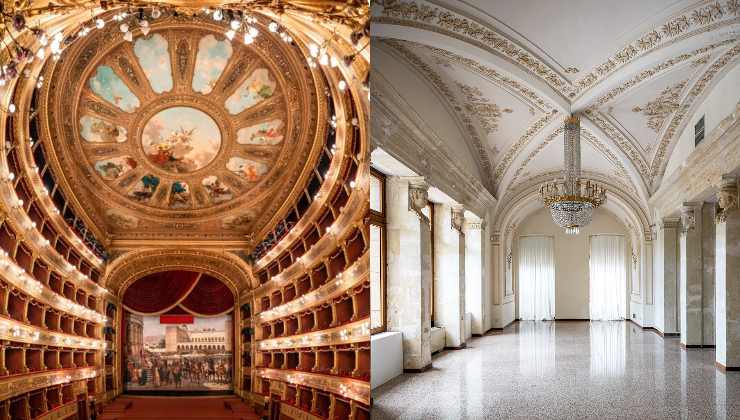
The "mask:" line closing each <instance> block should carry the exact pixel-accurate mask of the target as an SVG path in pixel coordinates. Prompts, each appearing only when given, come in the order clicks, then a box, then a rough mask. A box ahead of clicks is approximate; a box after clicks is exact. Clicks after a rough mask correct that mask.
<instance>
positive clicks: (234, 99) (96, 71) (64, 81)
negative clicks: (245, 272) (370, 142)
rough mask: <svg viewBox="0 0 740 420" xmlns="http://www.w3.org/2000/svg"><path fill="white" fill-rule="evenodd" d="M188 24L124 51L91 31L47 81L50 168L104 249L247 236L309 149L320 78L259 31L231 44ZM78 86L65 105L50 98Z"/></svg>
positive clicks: (292, 184) (320, 107) (292, 187)
mask: <svg viewBox="0 0 740 420" xmlns="http://www.w3.org/2000/svg"><path fill="white" fill-rule="evenodd" d="M198 23H199V22H192V20H191V21H188V22H179V21H177V19H171V20H169V21H168V20H162V21H161V22H160V23H158V24H157V25H152V26H151V27H150V30H149V31H147V34H146V35H144V34H142V33H138V34H134V37H133V39H132V40H131V41H130V42H128V41H126V40H125V39H122V38H121V37H120V36H116V35H117V34H115V31H116V29H117V28H113V29H112V30H110V31H100V32H99V33H98V35H97V37H96V39H90V40H88V42H86V43H84V44H82V45H80V46H79V47H78V48H76V49H75V51H74V52H73V54H74V55H75V56H76V57H72V59H70V60H61V61H60V62H59V64H57V65H56V66H54V67H53V68H52V69H51V70H50V71H49V73H50V75H49V76H48V77H49V78H50V79H51V81H52V82H51V83H50V84H49V89H48V90H46V91H45V96H44V102H43V106H44V107H46V108H47V109H48V110H49V112H48V113H47V115H49V116H50V118H49V120H48V122H47V124H46V127H45V128H46V129H47V130H46V131H44V134H46V136H48V139H49V140H51V143H52V145H53V153H54V156H55V159H53V161H54V162H55V163H56V164H58V165H59V166H60V169H61V171H60V173H64V174H70V175H69V176H68V177H67V185H68V187H69V188H70V189H72V190H74V191H73V193H74V195H75V196H76V197H77V199H78V202H79V204H80V205H81V206H82V207H84V208H85V210H86V214H87V216H88V217H90V219H92V221H93V224H94V225H95V226H98V227H99V228H100V229H101V230H103V231H105V233H106V234H108V235H110V236H111V237H112V238H114V240H115V239H121V240H126V239H132V240H133V239H137V240H138V239H154V238H157V237H159V236H161V235H163V234H164V232H165V231H167V232H168V233H167V235H168V237H169V236H172V235H173V233H172V229H171V228H172V227H173V226H174V225H177V226H178V227H180V229H175V231H176V232H177V231H179V233H180V234H181V235H183V236H184V237H191V236H192V237H195V236H199V237H204V236H205V237H213V238H217V239H224V240H230V239H235V238H244V237H245V235H248V234H250V233H251V232H256V231H259V230H260V229H261V228H263V227H264V224H265V223H267V222H268V220H267V215H268V214H274V213H275V212H276V211H277V210H278V206H279V205H280V203H284V202H285V201H286V200H287V201H291V200H289V197H290V196H291V195H292V196H295V194H296V191H297V190H298V189H297V188H296V186H297V185H302V184H301V182H300V180H301V179H304V178H305V177H306V176H307V172H308V169H307V168H310V167H311V166H310V163H312V162H311V160H312V159H313V157H312V156H314V155H315V150H316V147H319V146H317V144H320V143H321V142H320V141H317V139H318V138H320V136H321V135H322V133H323V130H324V128H323V127H321V125H320V124H318V121H323V120H326V118H325V117H322V115H324V113H325V112H326V109H325V98H324V97H323V95H317V92H318V91H319V90H318V89H319V86H320V85H321V84H322V83H323V80H321V79H318V78H316V77H315V75H314V74H313V73H311V72H310V70H309V69H308V68H307V66H305V65H304V63H305V58H304V57H303V56H302V54H301V50H300V49H299V48H298V47H297V46H291V45H286V44H285V43H284V42H281V41H280V39H279V38H277V37H275V38H276V39H273V37H272V36H271V35H269V31H267V30H265V31H263V34H264V35H263V36H261V37H260V39H258V40H257V42H254V43H253V44H251V45H244V44H243V43H240V42H232V41H230V40H228V39H227V38H225V37H224V35H223V33H224V31H223V28H222V27H220V26H218V25H219V24H216V23H214V22H210V21H203V22H201V23H202V25H200V24H198ZM72 64H74V65H72ZM78 76H79V77H80V79H81V80H85V81H86V82H85V83H84V84H81V85H80V87H79V88H78V89H77V90H76V91H75V92H74V94H73V95H71V94H70V92H64V93H61V92H60V91H58V90H55V89H54V87H55V86H73V85H74V84H70V83H69V82H68V81H69V80H72V79H74V78H75V77H78ZM317 115H318V117H317ZM72 121H73V122H74V126H72ZM67 144H71V145H72V147H67ZM76 174H79V176H75V175H76ZM83 179H84V180H85V181H84V182H82V180H83ZM101 203H106V205H101ZM160 230H161V233H160V232H159V231H160ZM174 235H175V236H177V234H174Z"/></svg>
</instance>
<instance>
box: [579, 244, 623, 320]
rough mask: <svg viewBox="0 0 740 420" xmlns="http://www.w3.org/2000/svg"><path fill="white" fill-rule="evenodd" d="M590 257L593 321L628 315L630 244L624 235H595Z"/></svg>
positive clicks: (590, 291) (591, 312)
mask: <svg viewBox="0 0 740 420" xmlns="http://www.w3.org/2000/svg"><path fill="white" fill-rule="evenodd" d="M590 242H591V252H590V254H589V258H588V271H589V277H590V281H589V305H588V307H589V315H590V318H591V319H592V320H615V319H624V318H625V317H626V315H627V310H626V307H627V302H626V301H627V269H626V265H627V261H626V250H625V248H626V245H625V240H624V236H622V235H594V236H591V238H590Z"/></svg>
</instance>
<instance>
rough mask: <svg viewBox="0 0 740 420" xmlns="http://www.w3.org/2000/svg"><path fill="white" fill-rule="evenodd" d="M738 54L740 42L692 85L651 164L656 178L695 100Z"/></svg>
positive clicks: (663, 167) (663, 170)
mask: <svg viewBox="0 0 740 420" xmlns="http://www.w3.org/2000/svg"><path fill="white" fill-rule="evenodd" d="M738 55H740V44H738V45H735V46H734V47H732V48H731V49H730V50H728V51H727V52H725V53H724V54H723V55H722V56H721V57H719V58H718V59H717V60H716V61H714V62H713V63H712V64H711V65H710V66H709V68H707V70H706V71H705V72H704V73H703V74H702V75H701V77H700V78H699V79H698V80H697V81H696V82H695V83H694V84H693V85H692V86H691V88H690V89H689V92H688V93H687V94H686V96H685V97H684V99H683V101H682V102H681V104H680V105H679V107H678V108H677V109H676V111H675V113H674V114H673V116H672V118H671V120H670V122H669V123H668V126H667V128H666V129H665V132H664V133H663V137H662V138H661V140H660V143H659V144H658V147H657V150H656V152H655V156H654V157H653V162H652V164H651V172H652V174H653V177H654V178H655V177H657V176H662V175H663V173H664V172H665V167H666V165H667V163H668V159H667V158H668V156H667V153H668V147H669V146H670V144H671V143H672V142H673V141H674V140H675V139H674V137H675V136H676V135H678V134H679V133H680V131H679V128H680V127H681V126H682V123H683V122H684V119H685V118H686V117H687V116H688V115H689V111H690V110H691V108H692V106H693V105H694V102H695V101H696V100H697V98H699V97H701V95H702V94H703V93H704V91H705V89H706V88H707V86H709V85H710V84H711V82H712V80H714V77H715V76H716V75H717V73H719V72H720V71H722V70H723V69H724V68H725V67H726V66H727V65H728V64H730V63H733V62H735V61H736V60H737V57H738Z"/></svg>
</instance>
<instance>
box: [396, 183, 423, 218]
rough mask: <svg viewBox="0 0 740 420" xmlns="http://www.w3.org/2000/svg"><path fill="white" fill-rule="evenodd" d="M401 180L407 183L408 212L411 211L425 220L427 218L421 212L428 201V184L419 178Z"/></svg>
mask: <svg viewBox="0 0 740 420" xmlns="http://www.w3.org/2000/svg"><path fill="white" fill-rule="evenodd" d="M402 179H403V180H405V181H407V182H408V183H409V211H413V212H414V213H416V214H417V215H418V216H419V218H421V219H422V220H426V219H427V217H426V216H425V215H424V213H423V212H422V210H423V209H424V208H425V207H426V206H427V202H428V201H429V184H427V182H426V180H425V179H424V177H421V176H414V177H403V178H402Z"/></svg>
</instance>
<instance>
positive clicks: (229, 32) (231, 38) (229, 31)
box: [226, 30, 236, 41]
mask: <svg viewBox="0 0 740 420" xmlns="http://www.w3.org/2000/svg"><path fill="white" fill-rule="evenodd" d="M234 35H236V32H235V31H233V30H228V31H226V38H229V41H231V40H233V39H234Z"/></svg>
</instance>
